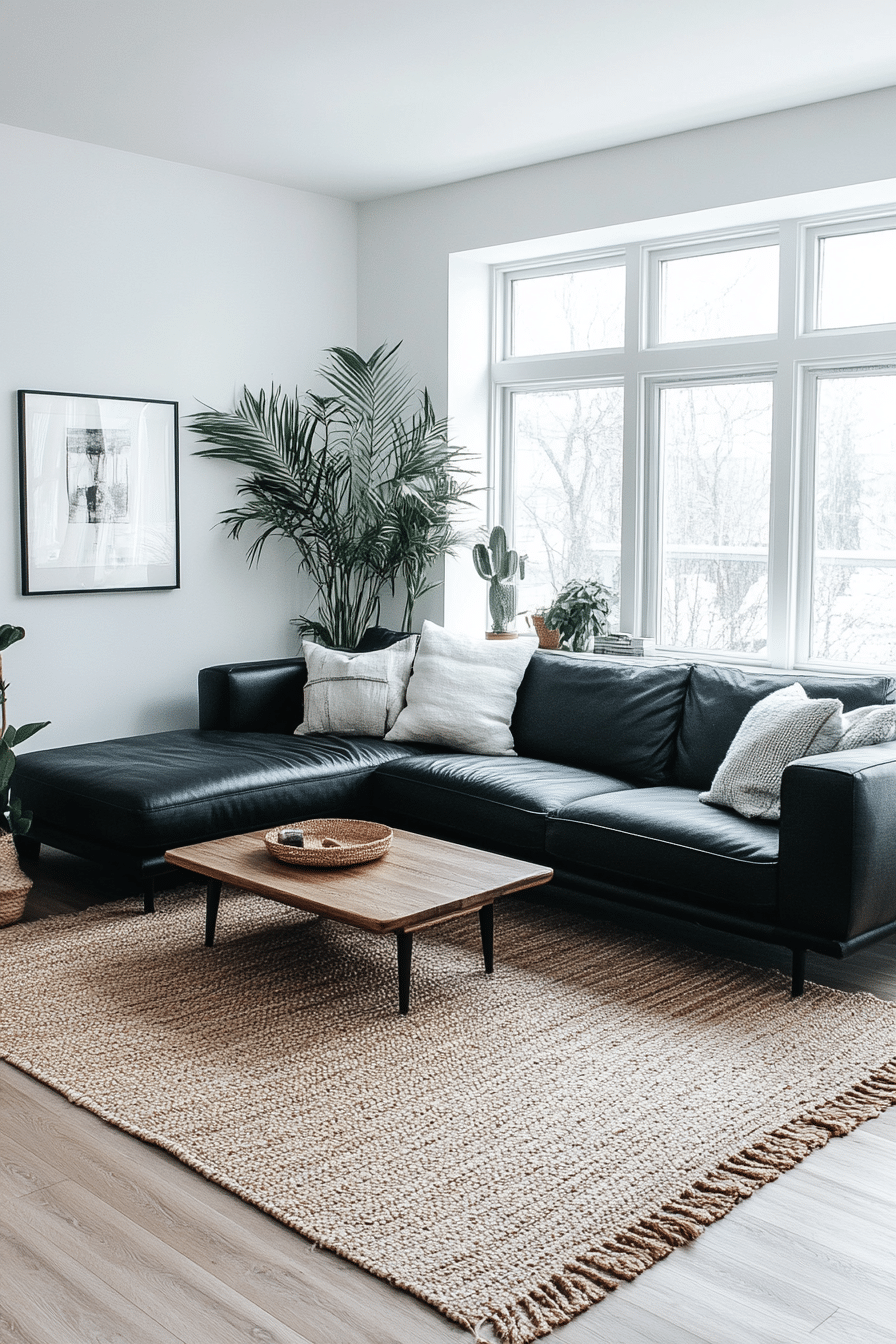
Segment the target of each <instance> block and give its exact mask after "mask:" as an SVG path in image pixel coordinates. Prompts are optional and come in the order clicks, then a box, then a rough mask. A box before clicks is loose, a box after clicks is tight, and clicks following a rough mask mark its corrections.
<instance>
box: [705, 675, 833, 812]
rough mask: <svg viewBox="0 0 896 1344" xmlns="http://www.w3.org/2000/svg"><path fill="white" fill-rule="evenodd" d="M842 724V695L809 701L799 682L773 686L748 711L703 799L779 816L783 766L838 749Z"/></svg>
mask: <svg viewBox="0 0 896 1344" xmlns="http://www.w3.org/2000/svg"><path fill="white" fill-rule="evenodd" d="M842 724H843V702H842V701H840V700H834V699H830V700H810V699H809V697H808V696H807V695H806V692H805V691H804V690H803V688H802V686H801V685H800V684H799V682H798V681H795V682H794V683H793V684H792V685H790V686H782V688H781V689H780V690H779V691H773V692H772V694H771V695H767V696H766V697H765V698H764V699H763V700H760V701H759V703H758V704H756V705H754V706H753V708H752V709H751V710H750V712H749V713H748V714H747V717H746V718H745V719H744V721H743V723H742V724H741V726H740V728H739V729H738V730H737V734H736V736H735V738H734V741H733V742H732V743H731V746H730V747H729V748H728V753H727V755H726V756H725V759H724V761H723V762H722V764H721V765H720V766H719V768H718V770H717V771H716V777H715V779H714V780H713V782H712V787H711V788H710V789H709V791H708V792H707V793H701V794H700V801H701V803H713V804H716V805H717V806H719V807H730V808H733V809H734V811H735V812H739V813H740V814H741V816H743V817H755V818H758V819H761V820H763V821H777V820H778V819H779V818H780V816H781V776H782V775H783V774H784V768H785V766H788V765H789V764H790V762H791V761H798V760H799V759H800V758H801V757H802V756H814V755H818V754H819V753H820V752H824V751H834V750H836V749H837V744H838V742H839V740H840V739H841V737H842Z"/></svg>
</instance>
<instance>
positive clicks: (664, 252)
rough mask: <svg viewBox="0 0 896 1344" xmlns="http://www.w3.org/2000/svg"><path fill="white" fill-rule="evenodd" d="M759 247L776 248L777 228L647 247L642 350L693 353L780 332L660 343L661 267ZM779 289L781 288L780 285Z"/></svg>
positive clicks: (768, 338)
mask: <svg viewBox="0 0 896 1344" xmlns="http://www.w3.org/2000/svg"><path fill="white" fill-rule="evenodd" d="M757 247H777V248H779V249H780V239H779V237H778V232H777V229H757V230H756V231H755V232H749V233H744V232H742V231H738V232H737V233H735V234H730V233H725V234H718V235H715V236H709V237H706V236H704V237H702V238H698V239H692V240H690V241H688V242H686V243H680V244H676V245H673V246H663V247H652V246H651V247H645V249H644V262H643V266H642V277H641V288H642V293H643V298H644V301H643V304H642V317H641V329H642V337H641V348H642V349H643V350H693V349H698V348H700V347H702V346H706V345H743V344H745V343H747V342H750V341H767V340H770V339H774V337H775V336H777V334H778V332H777V331H767V332H758V333H757V334H756V335H754V336H714V337H710V338H708V339H706V340H701V341H661V340H660V319H661V315H662V307H663V282H662V274H663V271H662V266H663V262H666V261H682V260H685V259H686V258H688V257H705V256H713V255H718V253H720V252H745V251H747V250H751V249H753V248H757ZM779 290H780V286H779Z"/></svg>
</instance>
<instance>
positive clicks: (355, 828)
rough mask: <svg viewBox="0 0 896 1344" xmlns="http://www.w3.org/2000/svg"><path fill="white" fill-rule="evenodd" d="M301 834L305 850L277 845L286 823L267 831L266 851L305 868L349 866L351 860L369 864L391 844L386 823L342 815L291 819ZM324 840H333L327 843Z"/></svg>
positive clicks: (380, 855) (277, 857) (390, 835)
mask: <svg viewBox="0 0 896 1344" xmlns="http://www.w3.org/2000/svg"><path fill="white" fill-rule="evenodd" d="M292 827H297V828H298V829H299V830H301V831H302V832H303V833H304V836H305V847H304V849H296V848H295V847H294V846H293V845H280V844H278V843H277V835H278V833H279V832H280V831H281V830H286V829H287V827H285V826H278V827H277V830H274V831H268V833H267V834H266V835H265V837H264V843H265V844H266V845H267V848H268V853H269V854H271V855H272V856H273V857H274V858H275V859H279V860H280V862H281V863H298V864H301V865H303V866H304V867H306V868H348V867H349V865H350V864H353V863H372V862H373V860H374V859H381V858H382V857H383V855H384V854H385V853H386V851H387V850H388V848H389V846H390V845H391V844H392V832H391V830H390V829H389V827H388V826H381V825H380V824H379V822H376V821H350V820H347V819H346V818H344V817H322V818H317V819H316V820H315V821H294V822H291V823H290V828H292ZM326 840H330V841H336V843H335V844H329V845H326V844H325V843H324V842H325V841H326Z"/></svg>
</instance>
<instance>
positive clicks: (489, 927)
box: [479, 905, 495, 975]
mask: <svg viewBox="0 0 896 1344" xmlns="http://www.w3.org/2000/svg"><path fill="white" fill-rule="evenodd" d="M479 932H480V933H481V934H482V956H483V960H484V961H485V973H486V975H491V973H492V971H493V970H494V969H495V907H494V905H484V906H483V907H482V909H481V910H480V911H479Z"/></svg>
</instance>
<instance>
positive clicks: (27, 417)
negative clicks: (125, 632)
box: [19, 391, 180, 594]
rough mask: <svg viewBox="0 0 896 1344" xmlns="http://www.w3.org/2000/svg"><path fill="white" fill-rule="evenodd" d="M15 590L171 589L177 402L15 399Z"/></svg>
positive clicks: (176, 552)
mask: <svg viewBox="0 0 896 1344" xmlns="http://www.w3.org/2000/svg"><path fill="white" fill-rule="evenodd" d="M19 457H20V488H21V512H22V592H23V593H25V594H29V593H98V592H126V591H130V590H131V589H140V588H147V589H148V588H178V587H179V586H180V547H179V534H178V481H177V402H175V401H148V400H147V401H141V400H139V399H138V398H136V397H85V396H81V395H79V394H77V393H65V392H30V391H22V392H19Z"/></svg>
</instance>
